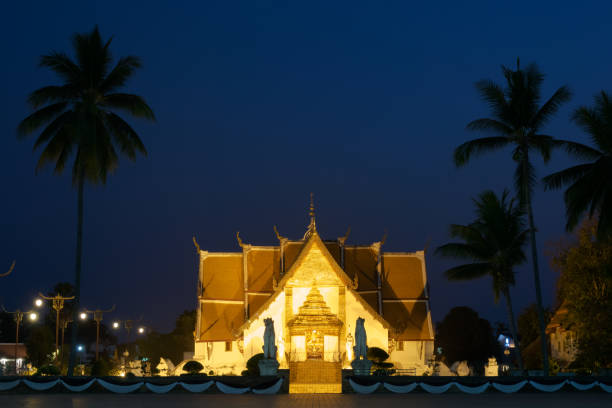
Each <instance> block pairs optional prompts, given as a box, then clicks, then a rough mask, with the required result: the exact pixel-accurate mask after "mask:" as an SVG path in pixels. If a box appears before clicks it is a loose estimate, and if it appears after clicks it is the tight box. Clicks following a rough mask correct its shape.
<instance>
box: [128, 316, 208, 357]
mask: <svg viewBox="0 0 612 408" xmlns="http://www.w3.org/2000/svg"><path fill="white" fill-rule="evenodd" d="M195 320H196V312H195V310H185V311H184V312H183V313H181V315H180V316H179V317H177V319H176V323H175V327H174V330H172V332H170V333H158V332H156V331H151V332H150V333H148V334H147V336H146V337H144V338H143V339H140V340H139V341H138V348H139V350H140V352H141V354H142V355H143V356H146V357H148V358H149V361H151V366H152V367H155V366H157V364H158V363H159V359H160V358H161V357H165V358H169V359H170V360H171V361H172V362H173V363H175V364H178V363H180V362H181V361H182V360H183V352H185V351H188V350H193V346H194V338H193V332H194V330H195Z"/></svg>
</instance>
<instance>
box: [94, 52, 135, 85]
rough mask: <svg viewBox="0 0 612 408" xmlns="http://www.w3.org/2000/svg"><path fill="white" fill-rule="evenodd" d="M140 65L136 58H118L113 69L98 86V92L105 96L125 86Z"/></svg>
mask: <svg viewBox="0 0 612 408" xmlns="http://www.w3.org/2000/svg"><path fill="white" fill-rule="evenodd" d="M140 66H141V63H140V59H139V58H138V57H134V56H131V55H130V56H127V57H123V58H120V59H119V61H118V62H117V65H115V68H113V70H112V71H111V72H110V73H109V74H108V76H107V77H106V78H105V79H104V81H103V82H102V84H101V85H100V92H101V93H102V94H106V93H108V92H111V91H114V90H115V89H117V88H120V87H122V86H123V85H125V82H126V81H127V80H128V79H129V78H130V77H131V76H132V74H133V73H134V71H135V70H136V69H137V68H140Z"/></svg>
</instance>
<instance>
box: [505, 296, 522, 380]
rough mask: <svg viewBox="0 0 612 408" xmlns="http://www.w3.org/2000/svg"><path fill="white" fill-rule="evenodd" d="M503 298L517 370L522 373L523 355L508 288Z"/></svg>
mask: <svg viewBox="0 0 612 408" xmlns="http://www.w3.org/2000/svg"><path fill="white" fill-rule="evenodd" d="M504 297H505V298H506V312H507V313H508V320H509V321H510V332H511V333H512V339H513V340H514V347H515V349H516V358H517V360H518V366H519V370H521V372H523V371H524V370H525V369H524V368H523V355H522V353H521V346H520V345H519V339H518V331H517V330H516V322H515V320H514V311H513V310H512V300H510V290H508V288H505V289H504Z"/></svg>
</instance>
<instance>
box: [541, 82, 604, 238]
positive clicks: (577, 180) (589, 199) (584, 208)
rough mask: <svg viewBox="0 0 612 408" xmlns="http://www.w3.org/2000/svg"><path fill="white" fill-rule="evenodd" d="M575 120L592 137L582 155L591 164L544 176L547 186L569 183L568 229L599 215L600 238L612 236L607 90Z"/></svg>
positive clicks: (567, 202)
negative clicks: (591, 144) (589, 145)
mask: <svg viewBox="0 0 612 408" xmlns="http://www.w3.org/2000/svg"><path fill="white" fill-rule="evenodd" d="M573 120H574V121H575V122H576V123H577V124H578V126H580V127H581V128H582V129H583V130H584V131H585V132H586V133H588V134H589V135H590V136H591V140H592V142H593V144H594V145H595V146H596V148H594V149H583V151H582V153H583V154H582V156H583V157H584V158H585V159H590V160H592V162H591V163H585V164H579V165H576V166H573V167H570V168H567V169H565V170H562V171H559V172H557V173H554V174H551V175H550V176H547V177H545V178H544V185H545V187H546V188H547V189H558V188H560V187H562V186H564V185H569V187H568V189H567V190H566V191H565V195H564V198H565V207H566V213H567V225H566V228H567V230H568V231H571V230H573V229H574V228H575V227H576V226H577V225H578V223H579V221H580V219H581V218H582V216H583V215H584V214H585V213H586V212H588V214H589V217H593V216H594V215H595V214H596V213H597V214H598V215H599V221H598V223H597V239H598V240H600V241H606V240H610V239H612V101H610V97H609V96H608V94H607V93H606V92H603V91H602V92H601V93H600V94H599V95H596V96H595V106H594V107H592V108H589V107H585V106H582V107H580V108H578V109H577V110H576V111H575V112H574V115H573Z"/></svg>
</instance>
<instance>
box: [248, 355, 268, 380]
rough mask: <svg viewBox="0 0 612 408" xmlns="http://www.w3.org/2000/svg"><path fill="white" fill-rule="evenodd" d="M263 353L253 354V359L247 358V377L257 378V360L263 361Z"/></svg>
mask: <svg viewBox="0 0 612 408" xmlns="http://www.w3.org/2000/svg"><path fill="white" fill-rule="evenodd" d="M263 358H264V353H259V354H255V355H254V356H253V357H251V358H249V361H247V363H246V367H247V369H246V371H247V375H253V376H259V375H260V374H259V360H263Z"/></svg>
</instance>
